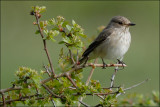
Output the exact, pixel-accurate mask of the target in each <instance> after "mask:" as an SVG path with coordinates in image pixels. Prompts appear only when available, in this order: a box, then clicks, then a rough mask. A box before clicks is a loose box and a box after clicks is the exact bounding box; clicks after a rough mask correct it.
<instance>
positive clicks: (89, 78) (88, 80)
mask: <svg viewBox="0 0 160 107" xmlns="http://www.w3.org/2000/svg"><path fill="white" fill-rule="evenodd" d="M96 62H97V59H95V61H94V64H95V63H96ZM94 70H95V67H92V69H91V72H90V74H89V76H88V79H87V81H86V86H88V84H89V82H90V80H91V77H92V75H93V71H94ZM82 100H83V97H81V98H80V100H79V101H82ZM80 105H81V103H79V104H78V107H80Z"/></svg>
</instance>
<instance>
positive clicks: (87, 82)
mask: <svg viewBox="0 0 160 107" xmlns="http://www.w3.org/2000/svg"><path fill="white" fill-rule="evenodd" d="M96 63H97V59H95V61H94V64H96ZM94 70H95V67H93V68H92V69H91V72H90V74H89V76H88V79H87V81H86V86H88V84H89V82H90V80H91V77H92V75H93V72H94Z"/></svg>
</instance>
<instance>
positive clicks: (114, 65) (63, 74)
mask: <svg viewBox="0 0 160 107" xmlns="http://www.w3.org/2000/svg"><path fill="white" fill-rule="evenodd" d="M93 66H94V67H103V64H93V63H89V64H86V65H85V66H83V65H82V66H80V65H77V66H76V67H74V68H72V69H71V70H70V71H67V72H65V73H62V74H59V75H57V76H54V77H49V78H47V79H45V80H42V81H41V84H44V83H46V82H48V81H50V80H51V79H54V78H60V77H64V76H65V75H66V73H69V74H71V73H72V72H74V71H76V70H79V69H82V68H85V67H93ZM117 66H118V67H122V66H124V67H125V66H127V65H125V64H123V65H122V64H106V67H117Z"/></svg>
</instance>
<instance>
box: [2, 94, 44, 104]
mask: <svg viewBox="0 0 160 107" xmlns="http://www.w3.org/2000/svg"><path fill="white" fill-rule="evenodd" d="M34 96H37V95H31V96H25V97H20V98H18V99H11V100H6V101H5V102H6V103H11V102H14V101H25V100H26V99H27V98H31V97H34ZM39 99H44V97H38V98H36V99H35V100H39ZM0 103H1V102H0ZM0 106H2V104H0Z"/></svg>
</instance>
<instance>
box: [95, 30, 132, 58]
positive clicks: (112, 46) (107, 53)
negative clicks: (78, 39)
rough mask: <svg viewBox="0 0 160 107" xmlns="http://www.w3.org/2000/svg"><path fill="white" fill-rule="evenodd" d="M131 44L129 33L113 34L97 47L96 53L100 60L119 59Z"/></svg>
mask: <svg viewBox="0 0 160 107" xmlns="http://www.w3.org/2000/svg"><path fill="white" fill-rule="evenodd" d="M130 42H131V35H130V32H129V31H127V32H114V33H112V34H111V35H110V36H109V37H108V38H107V39H106V40H105V41H104V42H103V43H102V44H101V45H100V46H99V47H97V49H96V51H97V52H96V53H99V56H100V57H102V58H106V59H110V60H114V59H120V58H122V57H123V55H124V54H125V53H126V52H127V51H128V48H129V46H130Z"/></svg>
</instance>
